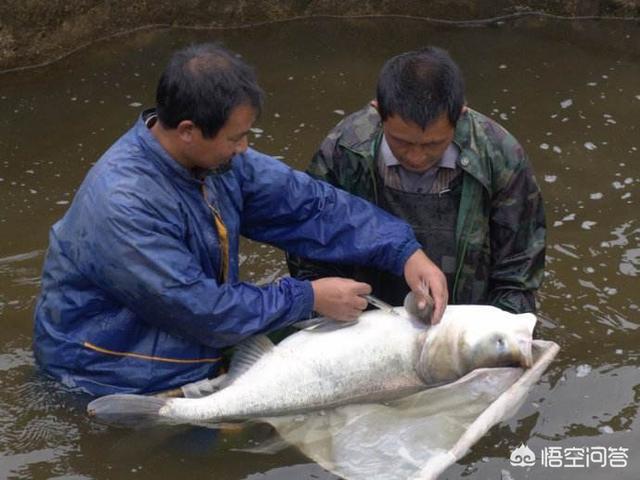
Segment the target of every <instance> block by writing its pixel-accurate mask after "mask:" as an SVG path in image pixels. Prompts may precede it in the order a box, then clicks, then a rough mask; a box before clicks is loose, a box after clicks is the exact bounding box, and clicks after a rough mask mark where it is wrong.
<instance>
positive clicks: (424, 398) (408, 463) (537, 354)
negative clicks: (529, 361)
mask: <svg viewBox="0 0 640 480" xmlns="http://www.w3.org/2000/svg"><path fill="white" fill-rule="evenodd" d="M558 350H559V347H558V345H557V344H555V343H553V342H548V341H543V340H535V341H534V342H533V353H534V364H533V366H532V367H531V368H530V369H527V370H523V369H521V368H486V369H478V370H474V371H473V372H471V373H469V374H468V375H466V376H464V377H463V378H461V379H460V380H458V381H456V382H455V383H451V384H448V385H444V386H441V387H438V388H432V389H428V390H425V391H422V392H419V393H416V394H414V395H411V396H408V397H406V398H403V399H400V400H395V401H393V402H389V403H386V404H363V405H347V406H343V407H338V408H335V409H331V410H325V411H320V412H313V413H309V414H306V415H297V416H289V417H277V418H270V419H266V420H267V421H268V422H269V423H271V424H272V425H273V426H274V427H275V428H276V429H277V431H278V433H279V434H280V436H281V437H282V438H283V439H284V440H285V441H286V442H288V443H290V444H292V445H295V446H297V447H298V448H299V449H300V450H301V451H302V452H303V453H304V454H305V455H307V456H308V457H309V458H311V459H312V460H314V461H315V462H317V463H318V464H320V465H321V466H322V467H323V468H325V469H327V470H329V471H330V472H332V473H334V474H336V475H338V476H340V477H342V478H344V479H345V480H371V479H372V478H375V479H376V480H391V479H408V478H411V479H420V480H429V479H434V478H436V477H437V476H438V475H439V474H440V473H442V472H443V471H444V470H445V469H446V468H447V467H449V466H450V465H452V464H453V463H455V462H456V461H457V460H459V459H460V458H462V456H463V455H465V453H466V452H467V451H468V450H469V448H470V447H471V446H472V445H473V444H474V443H476V442H477V441H478V440H479V439H480V438H481V437H482V436H483V435H484V434H485V433H486V432H487V431H488V430H489V429H490V428H491V427H492V426H493V425H495V424H497V423H498V422H500V421H502V420H504V419H506V418H509V417H510V416H512V415H513V414H514V413H515V412H516V411H517V410H518V408H519V407H520V405H521V404H522V403H523V402H524V400H525V398H526V396H527V393H528V391H529V389H530V388H531V386H532V385H533V384H535V383H536V382H537V381H538V379H539V378H540V377H541V375H542V374H543V373H544V371H545V369H546V368H547V366H548V365H549V363H550V362H551V361H552V360H553V358H554V357H555V355H556V354H557V352H558Z"/></svg>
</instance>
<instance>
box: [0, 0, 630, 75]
mask: <svg viewBox="0 0 640 480" xmlns="http://www.w3.org/2000/svg"><path fill="white" fill-rule="evenodd" d="M528 12H543V13H545V14H551V15H560V16H567V17H582V16H620V17H637V16H640V0H570V1H566V0H530V1H518V0H431V1H429V2H425V1H424V0H340V1H337V0H278V1H277V2H274V1H264V0H240V1H230V0H205V1H202V0H182V1H181V2H179V3H178V2H174V1H172V0H155V1H154V2H150V1H148V0H140V1H137V2H130V1H128V0H112V1H109V2H106V1H104V0H32V1H29V2H25V1H24V0H5V1H4V2H1V4H0V70H6V69H14V68H22V67H28V66H33V65H38V64H42V63H46V62H50V61H52V60H55V59H57V58H59V57H61V56H64V55H67V54H68V53H70V52H73V51H74V50H76V49H78V48H81V47H82V46H84V45H85V44H87V43H91V42H93V41H96V40H99V39H101V38H104V37H108V36H110V35H117V34H121V33H128V32H130V31H131V30H133V29H137V28H162V27H171V26H185V27H203V28H204V27H210V28H230V27H238V26H244V25H251V24H256V23H261V22H271V21H281V20H287V19H293V18H297V17H309V16H332V15H335V16H360V15H406V16H413V17H419V18H429V19H438V20H445V21H472V20H478V19H491V18H496V17H501V16H505V15H514V14H515V15H522V14H527V13H528Z"/></svg>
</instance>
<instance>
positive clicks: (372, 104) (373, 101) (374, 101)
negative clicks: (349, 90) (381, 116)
mask: <svg viewBox="0 0 640 480" xmlns="http://www.w3.org/2000/svg"><path fill="white" fill-rule="evenodd" d="M369 105H371V106H372V107H373V108H375V109H376V110H378V100H376V99H375V98H374V99H373V100H371V101H370V102H369ZM378 111H380V110H378Z"/></svg>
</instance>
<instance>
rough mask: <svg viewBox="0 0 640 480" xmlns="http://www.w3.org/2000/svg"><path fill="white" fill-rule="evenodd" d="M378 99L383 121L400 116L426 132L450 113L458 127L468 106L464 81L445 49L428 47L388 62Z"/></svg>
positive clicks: (385, 65)
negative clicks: (439, 119)
mask: <svg viewBox="0 0 640 480" xmlns="http://www.w3.org/2000/svg"><path fill="white" fill-rule="evenodd" d="M377 99H378V111H379V112H380V116H381V117H382V120H383V121H384V120H386V119H387V118H388V117H389V116H392V115H399V116H400V117H401V118H402V119H403V120H405V121H412V122H414V123H416V124H418V125H419V126H420V127H421V128H422V129H424V128H426V126H427V125H428V124H429V123H430V122H432V121H434V120H435V119H437V118H438V117H439V116H440V115H441V114H442V113H443V112H446V113H447V116H448V117H449V121H450V122H451V124H452V125H455V124H456V122H457V121H458V118H459V117H460V112H461V111H462V107H463V105H464V80H463V78H462V73H461V72H460V69H459V68H458V65H456V63H455V62H454V61H453V59H452V58H451V57H450V56H449V54H448V53H447V52H446V51H445V50H443V49H441V48H437V47H427V48H424V49H421V50H415V51H411V52H407V53H403V54H401V55H397V56H395V57H393V58H391V59H389V60H387V62H386V63H385V64H384V66H383V67H382V70H381V71H380V75H379V77H378V87H377Z"/></svg>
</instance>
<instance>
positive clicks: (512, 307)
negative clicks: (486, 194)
mask: <svg viewBox="0 0 640 480" xmlns="http://www.w3.org/2000/svg"><path fill="white" fill-rule="evenodd" d="M518 147H519V146H518ZM510 155H511V156H512V157H514V158H511V159H509V160H508V161H509V162H510V163H511V164H512V165H516V167H514V168H512V169H509V172H510V173H509V176H508V178H507V179H502V180H499V181H497V182H496V184H498V185H501V188H500V189H499V190H498V191H497V192H496V193H495V194H494V195H493V199H492V202H491V218H490V232H491V233H490V242H491V270H490V272H491V273H490V280H489V301H488V303H489V304H490V305H494V306H496V307H499V308H502V309H503V310H507V311H510V312H514V313H524V312H535V311H536V306H535V297H534V293H535V291H536V290H537V289H538V288H539V287H540V284H541V283H542V278H543V275H544V261H545V236H546V226H545V216H544V206H543V202H542V196H541V194H540V189H539V187H538V184H537V183H536V180H535V177H534V175H533V171H532V169H531V166H530V164H529V162H528V160H527V158H526V155H525V154H524V152H523V150H522V147H519V148H515V149H512V151H511V152H510Z"/></svg>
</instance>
